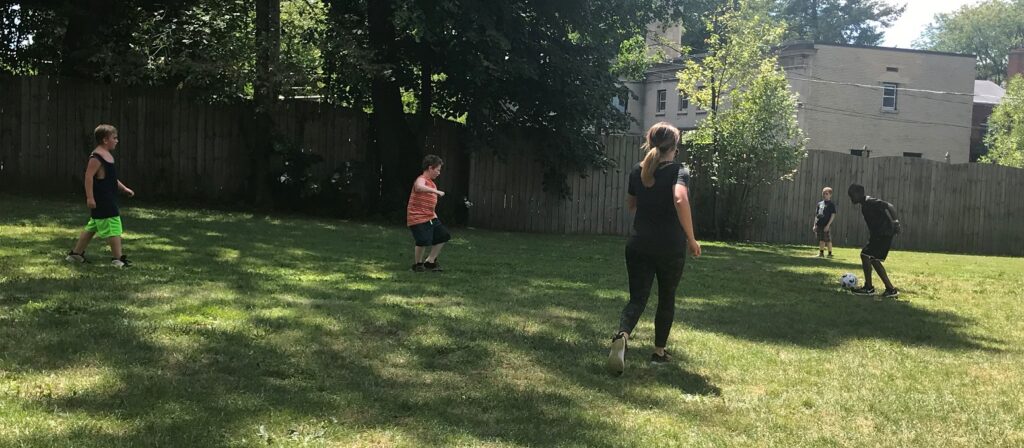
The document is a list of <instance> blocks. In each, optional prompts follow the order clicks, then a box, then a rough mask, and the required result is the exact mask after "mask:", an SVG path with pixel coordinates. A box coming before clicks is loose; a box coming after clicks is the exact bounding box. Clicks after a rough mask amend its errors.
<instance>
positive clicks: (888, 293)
mask: <svg viewBox="0 0 1024 448" xmlns="http://www.w3.org/2000/svg"><path fill="white" fill-rule="evenodd" d="M899 296H900V290H898V289H896V288H893V289H886V290H885V292H883V293H882V297H883V298H886V299H895V298H897V297H899Z"/></svg>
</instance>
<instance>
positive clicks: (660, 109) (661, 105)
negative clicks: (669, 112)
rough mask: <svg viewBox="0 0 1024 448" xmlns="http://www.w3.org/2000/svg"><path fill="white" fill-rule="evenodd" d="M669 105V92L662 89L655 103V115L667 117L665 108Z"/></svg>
mask: <svg viewBox="0 0 1024 448" xmlns="http://www.w3.org/2000/svg"><path fill="white" fill-rule="evenodd" d="M667 104H668V90H665V89H661V90H659V91H658V93H657V96H656V98H655V101H654V107H655V109H654V113H655V114H657V115H665V106H666V105H667Z"/></svg>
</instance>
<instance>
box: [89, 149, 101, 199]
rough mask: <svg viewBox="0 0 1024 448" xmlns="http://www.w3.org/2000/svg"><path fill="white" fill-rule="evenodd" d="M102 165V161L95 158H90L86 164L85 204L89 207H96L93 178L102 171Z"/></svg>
mask: <svg viewBox="0 0 1024 448" xmlns="http://www.w3.org/2000/svg"><path fill="white" fill-rule="evenodd" d="M100 166H101V165H100V161H99V160H96V159H93V158H90V159H89V163H87V164H86V165H85V204H86V205H88V206H89V208H96V198H95V197H94V196H93V193H92V180H93V179H94V178H95V177H96V173H97V172H99V171H100Z"/></svg>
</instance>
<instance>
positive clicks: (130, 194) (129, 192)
mask: <svg viewBox="0 0 1024 448" xmlns="http://www.w3.org/2000/svg"><path fill="white" fill-rule="evenodd" d="M117 188H118V189H119V190H121V191H123V192H124V193H125V194H127V195H128V197H134V196H135V192H134V191H132V189H131V188H128V187H126V186H125V185H124V184H122V183H121V181H117Z"/></svg>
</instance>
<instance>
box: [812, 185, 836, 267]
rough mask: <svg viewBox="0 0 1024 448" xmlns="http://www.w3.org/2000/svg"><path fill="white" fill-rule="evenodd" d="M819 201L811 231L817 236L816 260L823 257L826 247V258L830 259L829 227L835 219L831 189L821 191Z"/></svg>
mask: <svg viewBox="0 0 1024 448" xmlns="http://www.w3.org/2000/svg"><path fill="white" fill-rule="evenodd" d="M821 199H822V200H821V202H818V206H817V207H816V212H815V214H814V226H813V227H812V228H811V231H812V232H814V234H815V235H817V236H818V258H822V257H824V256H825V247H828V257H829V258H832V232H831V227H832V220H833V219H835V217H836V205H835V204H833V203H832V187H825V188H823V189H822V190H821Z"/></svg>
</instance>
